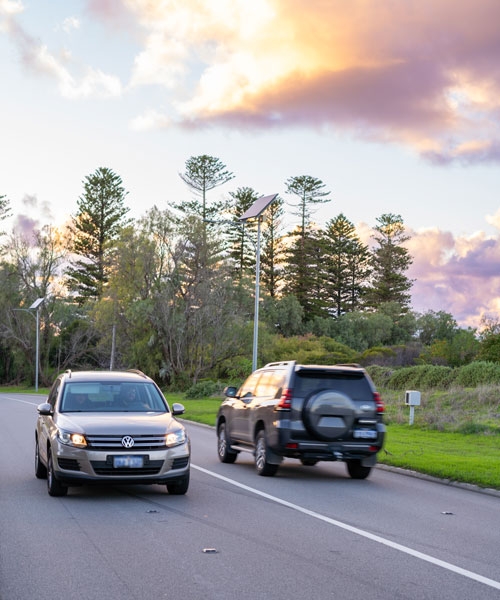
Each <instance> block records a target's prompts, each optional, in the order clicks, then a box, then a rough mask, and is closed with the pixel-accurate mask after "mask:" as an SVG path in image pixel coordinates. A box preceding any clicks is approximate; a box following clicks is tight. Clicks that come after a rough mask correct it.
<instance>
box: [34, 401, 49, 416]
mask: <svg viewBox="0 0 500 600" xmlns="http://www.w3.org/2000/svg"><path fill="white" fill-rule="evenodd" d="M36 409H37V411H38V414H40V415H44V416H49V415H51V414H53V410H52V406H51V405H50V404H49V403H48V402H44V403H43V404H39V405H38V406H37V408H36Z"/></svg>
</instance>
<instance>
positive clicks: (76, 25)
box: [61, 17, 80, 33]
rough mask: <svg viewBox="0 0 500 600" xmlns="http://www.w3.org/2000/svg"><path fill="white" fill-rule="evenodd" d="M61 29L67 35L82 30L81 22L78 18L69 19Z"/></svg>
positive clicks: (65, 20)
mask: <svg viewBox="0 0 500 600" xmlns="http://www.w3.org/2000/svg"><path fill="white" fill-rule="evenodd" d="M61 28H62V30H63V31H64V32H65V33H70V32H71V31H73V30H74V29H80V21H79V19H77V18H76V17H67V18H66V19H64V21H63V23H62V25H61Z"/></svg>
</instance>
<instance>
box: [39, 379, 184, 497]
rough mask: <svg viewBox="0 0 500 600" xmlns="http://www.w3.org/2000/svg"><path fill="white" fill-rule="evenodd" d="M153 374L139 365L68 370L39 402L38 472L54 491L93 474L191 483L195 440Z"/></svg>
mask: <svg viewBox="0 0 500 600" xmlns="http://www.w3.org/2000/svg"><path fill="white" fill-rule="evenodd" d="M183 412H184V407H183V406H182V404H173V406H172V411H170V408H169V406H168V403H167V401H166V400H165V398H164V396H163V394H162V393H161V391H160V389H159V388H158V386H157V385H156V384H155V383H154V381H153V380H152V379H150V378H149V377H147V376H146V375H144V374H143V373H141V372H139V371H126V372H118V371H107V372H99V371H82V372H71V371H66V372H65V373H64V374H62V375H59V377H57V379H56V380H55V382H54V384H53V385H52V388H51V390H50V393H49V397H48V401H47V402H46V403H44V404H40V405H39V406H38V419H37V423H36V430H35V475H36V477H38V478H39V479H43V478H47V487H48V492H49V494H50V495H51V496H64V495H66V493H67V491H68V486H75V485H82V484H86V483H92V482H112V483H127V484H130V483H137V484H152V483H161V484H165V485H166V486H167V490H168V492H169V493H170V494H185V493H186V492H187V490H188V487H189V470H190V442H189V439H188V436H187V434H186V431H185V429H184V426H183V425H182V424H181V423H179V421H177V420H176V419H175V418H174V416H175V415H180V414H182V413H183Z"/></svg>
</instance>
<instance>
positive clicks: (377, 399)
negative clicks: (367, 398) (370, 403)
mask: <svg viewBox="0 0 500 600" xmlns="http://www.w3.org/2000/svg"><path fill="white" fill-rule="evenodd" d="M373 399H374V400H375V407H376V409H375V410H376V412H377V413H378V414H380V415H381V414H383V413H384V412H385V406H384V402H383V401H382V398H381V397H380V394H379V393H378V392H373Z"/></svg>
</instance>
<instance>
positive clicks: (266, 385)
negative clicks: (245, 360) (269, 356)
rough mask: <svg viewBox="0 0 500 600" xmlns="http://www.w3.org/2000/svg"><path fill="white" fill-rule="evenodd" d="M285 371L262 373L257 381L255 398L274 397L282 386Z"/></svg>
mask: <svg viewBox="0 0 500 600" xmlns="http://www.w3.org/2000/svg"><path fill="white" fill-rule="evenodd" d="M284 378H285V371H264V373H262V377H261V378H260V379H259V383H258V385H257V389H256V391H255V395H256V396H259V397H260V396H271V397H272V396H276V393H277V391H278V390H279V388H280V387H282V385H283V380H284Z"/></svg>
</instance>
